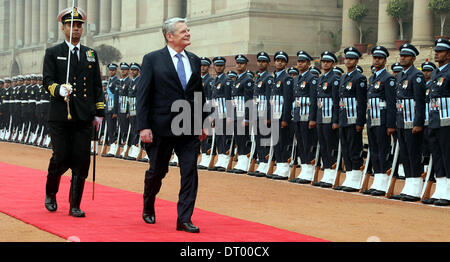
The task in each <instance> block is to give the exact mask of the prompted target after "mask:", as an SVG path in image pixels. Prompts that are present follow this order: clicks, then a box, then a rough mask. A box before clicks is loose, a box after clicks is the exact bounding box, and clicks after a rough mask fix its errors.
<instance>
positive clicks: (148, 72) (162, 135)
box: [136, 18, 207, 233]
mask: <svg viewBox="0 0 450 262" xmlns="http://www.w3.org/2000/svg"><path fill="white" fill-rule="evenodd" d="M162 32H163V35H164V38H165V40H166V43H167V46H166V47H164V48H162V49H160V50H157V51H154V52H151V53H149V54H147V55H145V56H144V58H143V60H142V67H141V79H140V80H139V82H138V84H137V95H136V106H137V107H136V117H137V122H136V124H137V130H138V131H139V132H140V138H141V140H142V142H143V143H145V149H146V152H147V155H148V156H149V162H150V168H149V170H147V171H146V173H145V187H144V210H143V215H142V216H143V219H144V221H145V222H146V223H149V224H153V223H155V207H154V204H155V198H156V194H157V193H158V192H159V190H160V188H161V184H162V183H161V181H162V179H163V178H164V177H165V175H166V173H167V172H168V165H169V160H170V157H171V154H172V151H175V153H176V154H177V156H178V159H179V165H180V174H181V188H180V193H179V200H178V208H177V211H178V218H177V226H176V229H177V230H180V231H186V232H190V233H198V232H200V230H199V228H198V227H196V226H195V225H194V224H193V223H192V221H191V216H192V213H193V211H194V205H195V199H196V197H197V187H198V173H197V158H198V154H199V147H200V141H199V136H198V135H200V133H201V131H200V130H195V132H192V131H193V130H192V128H191V129H190V130H187V131H186V129H185V128H184V129H183V130H185V131H186V132H183V133H182V134H181V135H176V134H177V133H178V132H174V131H177V130H174V129H172V128H171V127H172V126H174V125H172V121H173V120H174V118H175V117H176V116H177V115H178V113H176V112H171V111H172V110H171V107H172V105H173V104H174V102H176V101H177V100H178V101H177V102H179V101H181V102H183V103H185V104H186V103H187V104H188V105H189V106H190V109H191V112H190V114H189V116H190V118H189V119H187V120H186V119H185V120H186V121H191V127H195V126H196V125H195V123H193V121H192V120H193V119H194V114H195V113H196V112H194V94H195V93H197V94H195V96H196V97H198V94H201V96H200V97H201V100H202V101H195V102H196V103H197V104H198V103H199V102H201V105H203V104H204V103H205V102H206V100H205V96H204V94H203V87H202V78H201V75H200V66H201V62H200V58H198V57H197V56H196V55H194V54H193V53H190V52H187V51H185V50H184V49H185V47H186V46H188V45H190V44H191V41H190V33H189V28H188V27H187V25H186V20H185V19H181V18H171V19H169V20H167V21H165V22H164V24H163V26H162ZM182 113H184V112H182ZM206 116H207V115H206V114H202V115H201V117H197V118H196V119H197V120H196V121H198V120H204V119H205V118H206ZM202 123H203V122H202ZM184 124H185V123H184V121H183V125H184ZM189 131H190V132H189Z"/></svg>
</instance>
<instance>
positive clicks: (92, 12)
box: [85, 0, 99, 34]
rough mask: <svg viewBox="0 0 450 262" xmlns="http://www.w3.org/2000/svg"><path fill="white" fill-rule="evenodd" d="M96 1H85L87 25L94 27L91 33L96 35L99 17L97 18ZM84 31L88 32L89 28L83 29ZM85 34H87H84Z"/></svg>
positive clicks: (97, 4)
mask: <svg viewBox="0 0 450 262" xmlns="http://www.w3.org/2000/svg"><path fill="white" fill-rule="evenodd" d="M98 7H99V2H98V0H89V1H87V17H88V18H87V22H88V25H89V24H93V25H95V30H94V31H93V32H92V33H93V34H97V33H98V30H99V17H98ZM85 30H89V26H87V27H85ZM86 33H87V32H86Z"/></svg>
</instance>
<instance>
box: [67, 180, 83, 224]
mask: <svg viewBox="0 0 450 262" xmlns="http://www.w3.org/2000/svg"><path fill="white" fill-rule="evenodd" d="M84 181H85V179H84V178H81V177H78V176H74V177H72V185H71V187H70V211H69V216H73V217H85V216H86V215H85V214H84V212H83V211H81V209H80V203H81V198H82V197H83V190H84Z"/></svg>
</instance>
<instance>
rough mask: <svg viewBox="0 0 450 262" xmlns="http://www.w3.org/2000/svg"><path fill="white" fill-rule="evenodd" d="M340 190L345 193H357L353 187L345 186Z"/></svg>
mask: <svg viewBox="0 0 450 262" xmlns="http://www.w3.org/2000/svg"><path fill="white" fill-rule="evenodd" d="M342 190H343V191H345V192H358V191H359V189H356V188H353V187H347V186H344V187H342Z"/></svg>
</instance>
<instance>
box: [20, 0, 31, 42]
mask: <svg viewBox="0 0 450 262" xmlns="http://www.w3.org/2000/svg"><path fill="white" fill-rule="evenodd" d="M32 10H33V9H32V6H31V1H30V0H28V1H25V16H24V17H22V19H23V20H25V37H24V38H25V40H24V44H25V46H30V44H31V29H32V25H33V22H32V21H31V19H32V17H31V13H32Z"/></svg>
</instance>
